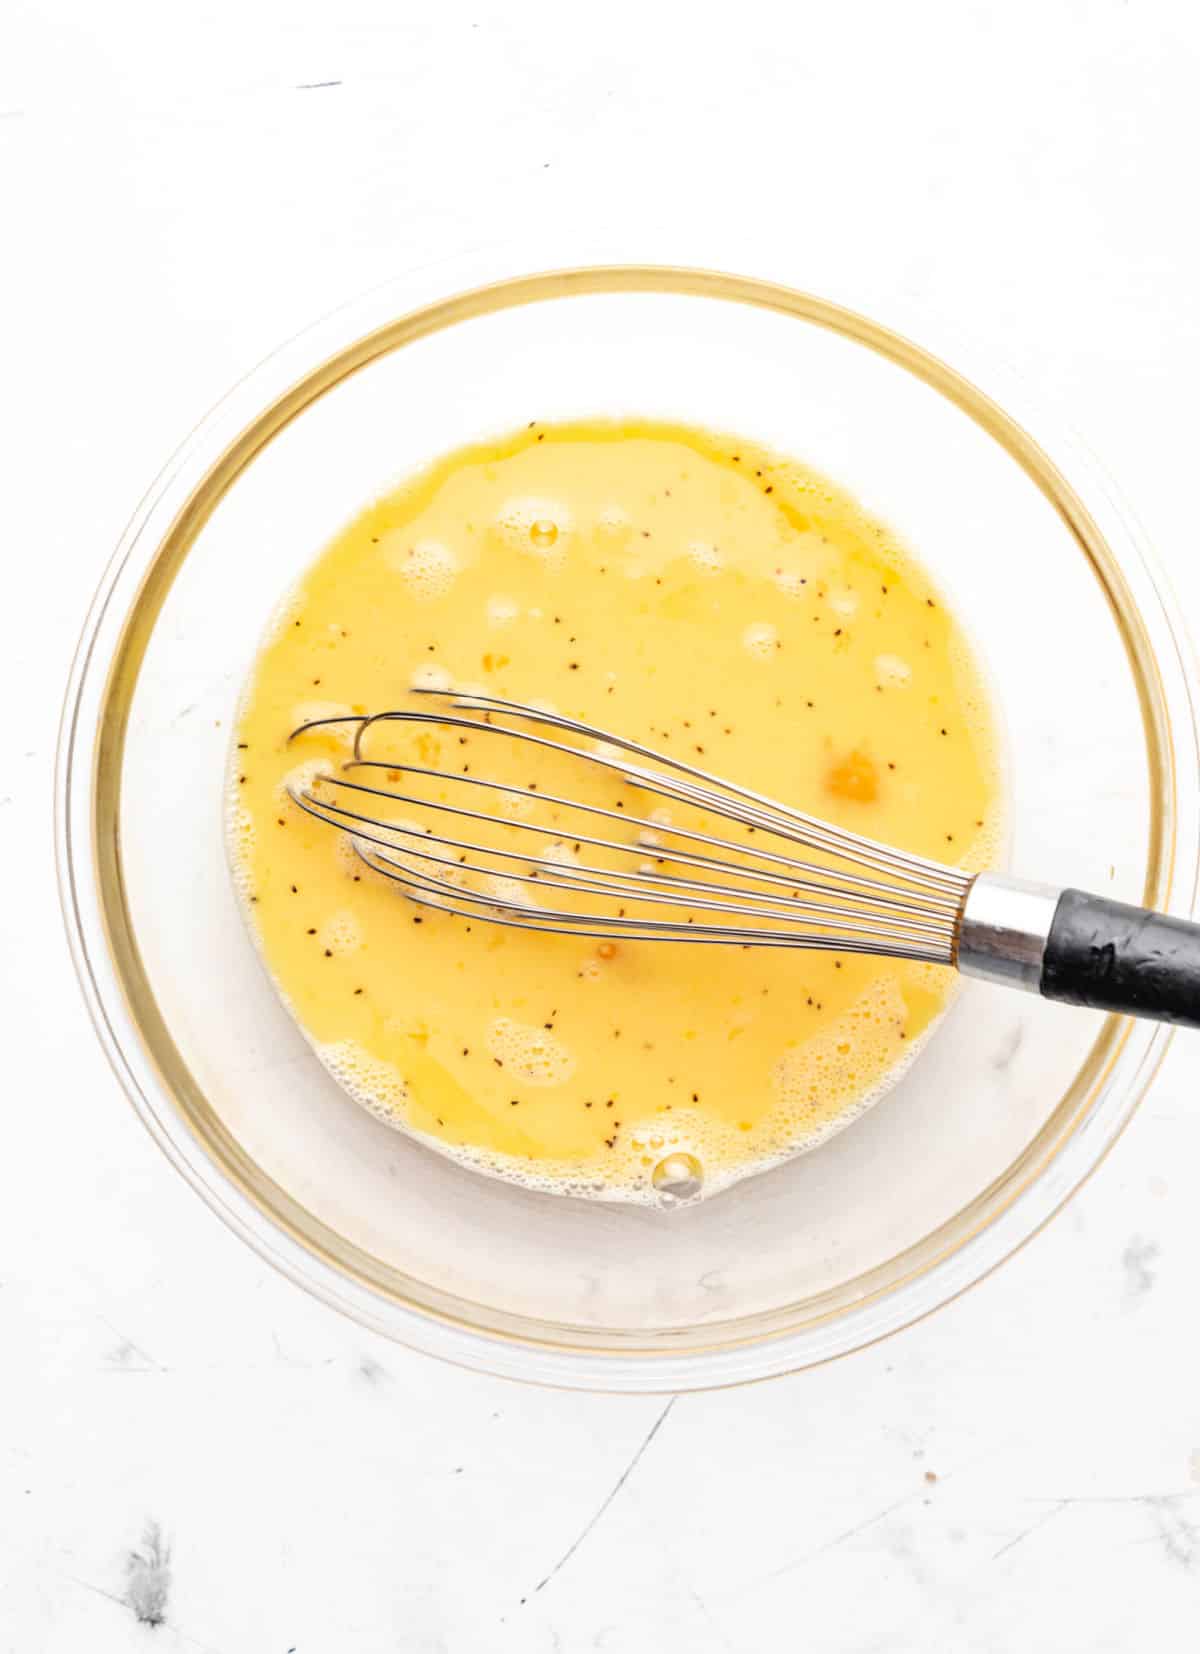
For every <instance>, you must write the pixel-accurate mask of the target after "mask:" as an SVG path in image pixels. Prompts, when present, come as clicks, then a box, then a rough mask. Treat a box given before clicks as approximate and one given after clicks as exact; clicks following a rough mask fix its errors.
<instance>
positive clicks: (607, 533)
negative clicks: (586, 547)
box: [596, 505, 633, 548]
mask: <svg viewBox="0 0 1200 1654" xmlns="http://www.w3.org/2000/svg"><path fill="white" fill-rule="evenodd" d="M632 532H633V524H632V523H631V522H630V520H629V513H628V512H627V511H625V510H624V509H623V508H622V507H621V506H619V505H604V506H601V508H600V510H599V511H598V512H597V514H596V534H597V536H598V537H599V539H600V540H601V542H602V543H603V544H605V545H608V546H612V547H613V548H616V547H619V546H622V545H624V543H625V541H626V540H628V538H629V536H630V534H631V533H632Z"/></svg>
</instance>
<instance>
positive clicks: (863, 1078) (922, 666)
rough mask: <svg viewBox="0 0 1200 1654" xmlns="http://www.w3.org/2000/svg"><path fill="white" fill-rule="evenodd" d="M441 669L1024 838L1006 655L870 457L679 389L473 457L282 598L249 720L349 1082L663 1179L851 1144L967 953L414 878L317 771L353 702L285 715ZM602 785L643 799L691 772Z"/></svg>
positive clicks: (318, 1045) (397, 1110) (775, 782)
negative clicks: (830, 941) (917, 950)
mask: <svg viewBox="0 0 1200 1654" xmlns="http://www.w3.org/2000/svg"><path fill="white" fill-rule="evenodd" d="M416 686H424V687H428V688H450V687H455V688H463V687H470V688H472V689H474V690H475V691H476V692H483V693H486V694H489V695H495V696H501V697H505V698H509V699H513V700H517V701H522V702H526V703H529V702H539V703H543V704H548V705H550V706H552V707H555V708H557V709H558V710H559V711H561V712H562V713H563V714H565V715H568V716H570V717H572V718H578V719H581V720H583V721H584V722H586V723H588V724H591V725H594V726H597V727H599V728H601V729H609V730H612V731H615V732H617V733H618V734H620V735H621V736H623V737H627V738H629V739H631V740H635V741H639V742H642V743H644V744H645V745H647V746H649V747H653V748H655V749H657V750H660V751H662V752H664V753H667V754H669V755H671V756H673V757H677V758H680V759H683V760H686V761H689V762H691V763H694V764H696V765H697V766H699V767H700V768H702V769H705V770H709V771H711V772H713V773H714V774H717V775H721V776H726V777H728V778H729V779H730V780H732V781H735V782H737V783H739V784H741V785H743V786H747V787H750V788H753V789H755V790H757V791H759V792H762V793H765V794H767V795H769V796H771V797H774V798H777V799H778V800H780V801H781V802H782V803H784V804H787V805H791V806H794V807H796V808H798V809H802V810H805V811H808V812H810V813H812V814H814V815H817V816H821V817H824V818H826V819H828V820H830V821H833V822H836V823H838V824H840V825H842V826H845V827H847V828H849V829H852V830H853V831H855V832H859V833H864V834H866V835H868V836H869V837H871V838H874V839H880V840H884V841H886V842H888V843H891V844H895V845H897V846H899V847H901V848H903V849H906V850H910V851H913V852H917V853H919V854H921V855H924V856H929V857H933V858H935V859H937V860H940V861H945V862H950V863H954V864H957V865H960V866H964V867H970V868H979V867H984V866H988V865H992V864H993V863H994V861H995V858H996V855H997V852H998V849H999V847H1000V845H1001V842H1002V838H1003V808H1004V800H1003V790H1002V787H1001V785H1000V782H999V770H998V761H997V754H998V746H997V738H996V732H995V728H994V724H993V720H992V714H991V711H990V707H989V703H988V698H987V695H986V692H985V690H984V687H983V682H982V678H981V675H980V672H979V669H978V667H977V665H976V664H975V662H974V660H973V658H972V655H971V652H970V648H969V645H968V643H967V641H966V639H965V637H964V634H963V632H962V630H961V629H960V627H959V625H958V624H957V622H956V620H955V618H954V616H953V615H952V614H951V613H950V612H949V611H948V610H947V608H946V606H945V604H944V602H943V599H942V597H941V595H940V594H939V592H938V591H937V590H936V589H935V588H934V587H933V586H932V585H931V584H930V581H929V579H928V577H927V576H926V575H925V574H924V573H923V572H922V570H921V568H920V565H919V564H918V563H917V562H916V561H914V559H913V557H912V555H911V554H910V553H909V552H908V551H907V550H906V549H905V548H904V547H902V546H901V545H900V544H899V543H898V541H897V540H896V538H895V537H894V536H893V535H892V534H891V532H890V531H889V530H888V528H887V527H886V525H884V524H882V523H880V522H878V521H876V520H875V519H873V518H872V517H870V516H869V515H868V514H867V513H866V512H864V511H863V510H862V508H861V507H859V506H858V505H857V504H856V503H855V502H854V501H853V500H852V499H851V498H850V497H849V496H848V495H847V494H845V493H844V492H843V491H841V490H840V489H839V488H838V487H836V486H835V485H833V484H832V483H830V482H829V481H828V480H826V479H825V478H823V477H821V476H819V475H817V474H816V473H814V472H812V471H810V470H807V469H806V468H805V467H803V466H802V465H800V464H798V463H796V462H794V461H791V460H787V459H784V458H782V457H780V456H779V455H777V454H773V453H771V452H768V451H766V450H764V449H762V448H758V447H755V446H754V445H753V444H751V443H748V442H739V441H737V440H735V439H732V438H728V437H723V436H719V435H714V434H710V433H707V432H703V431H699V430H694V429H691V428H687V427H682V426H674V425H665V424H660V423H652V422H647V421H628V422H621V423H607V422H606V423H600V422H596V423H590V424H582V423H581V424H574V425H569V426H567V425H560V426H553V425H545V426H544V425H540V424H539V425H533V426H530V427H529V428H528V429H526V430H523V431H521V432H519V433H518V434H515V435H513V436H511V437H508V438H505V439H503V440H499V441H496V442H494V443H490V444H488V445H486V446H480V447H473V448H469V449H465V450H463V451H461V452H459V453H456V454H453V455H451V456H449V457H448V458H446V459H444V460H442V461H441V462H439V463H438V464H437V465H435V466H434V467H432V468H431V469H430V470H428V471H426V472H424V473H423V474H421V475H420V476H418V477H417V478H415V479H414V480H413V481H411V482H410V483H408V484H406V485H405V486H403V487H401V488H399V489H397V490H396V491H395V492H394V493H391V494H389V495H388V496H387V497H385V498H381V499H379V500H377V501H376V502H375V503H374V504H372V505H371V506H370V507H369V508H368V509H366V510H365V511H363V512H362V514H361V515H360V516H359V517H357V518H356V519H355V520H354V521H353V522H352V523H351V524H350V525H349V526H348V527H347V528H346V529H345V530H344V531H343V532H342V533H341V534H339V535H338V537H337V538H336V539H335V540H334V542H333V543H332V544H331V545H330V546H329V547H328V548H327V549H326V550H325V551H324V553H323V554H322V555H321V556H320V558H319V559H318V560H317V562H316V563H315V565H314V566H313V567H312V568H310V569H309V570H308V572H307V573H306V574H305V575H304V577H303V579H302V581H301V583H300V585H299V586H298V587H297V589H296V591H295V592H294V593H293V595H292V597H291V598H290V599H289V600H288V602H287V603H286V604H285V605H284V607H283V608H282V609H281V611H280V613H279V615H278V616H277V618H276V620H275V621H274V622H273V624H272V626H271V628H270V631H269V633H268V635H267V638H266V640H265V642H264V644H263V646H262V649H261V652H260V654H259V656H258V658H257V660H256V662H255V663H254V666H253V670H252V673H251V676H250V679H249V683H248V686H247V689H246V692H245V696H244V699H243V703H242V708H241V712H240V715H239V721H238V727H237V732H236V737H235V746H234V749H233V754H232V757H233V763H232V768H231V772H230V777H229V810H228V830H229V841H230V851H231V859H232V863H233V868H234V873H235V878H236V881H237V884H238V887H239V890H240V892H241V895H242V898H243V902H244V905H245V910H246V913H247V915H248V919H249V923H250V926H251V929H252V932H253V934H254V936H255V939H256V941H257V943H258V946H259V949H260V951H261V954H262V957H263V959H264V962H265V964H266V966H267V968H268V970H269V971H270V973H271V975H272V977H273V979H274V981H275V983H276V985H277V987H278V989H279V991H280V992H281V994H282V996H283V998H284V1000H285V1002H286V1004H287V1005H288V1006H289V1008H290V1010H291V1012H292V1014H293V1015H294V1016H295V1018H296V1020H297V1021H298V1023H299V1025H300V1027H301V1028H302V1029H303V1031H304V1033H305V1035H306V1036H307V1038H308V1039H309V1040H310V1042H311V1043H312V1045H313V1047H314V1049H315V1050H316V1052H317V1053H318V1055H319V1056H320V1057H321V1058H322V1060H323V1061H324V1062H325V1063H326V1065H327V1066H328V1068H329V1069H330V1070H331V1071H332V1072H333V1073H334V1074H335V1075H336V1076H337V1077H338V1078H339V1080H340V1081H341V1082H342V1084H343V1085H344V1086H345V1087H346V1088H347V1089H348V1090H349V1091H350V1092H351V1093H352V1094H353V1095H354V1096H355V1097H356V1098H357V1099H358V1100H359V1101H361V1102H362V1103H364V1104H365V1105H366V1106H368V1107H370V1108H371V1109H372V1110H373V1111H374V1112H375V1113H376V1114H378V1115H379V1116H380V1117H381V1118H384V1119H385V1120H387V1121H388V1122H389V1123H391V1124H394V1125H396V1126H398V1127H400V1128H402V1129H404V1130H407V1131H409V1132H411V1133H413V1134H415V1135H417V1136H419V1137H420V1138H422V1139H423V1140H424V1141H426V1142H428V1143H429V1144H431V1145H432V1146H434V1147H436V1148H438V1149H440V1150H442V1151H444V1152H447V1153H450V1154H452V1155H453V1156H454V1157H455V1158H457V1159H459V1160H460V1161H463V1162H464V1163H467V1164H469V1165H472V1166H474V1167H476V1168H478V1169H480V1170H483V1171H487V1172H490V1173H493V1174H496V1175H500V1176H505V1177H509V1178H512V1179H514V1180H516V1181H519V1182H522V1183H525V1184H527V1185H530V1186H533V1187H536V1188H542V1189H552V1190H559V1191H563V1192H568V1193H575V1194H587V1195H592V1196H594V1197H599V1198H609V1199H625V1200H631V1201H637V1200H651V1199H653V1198H655V1195H654V1190H655V1172H656V1168H659V1167H661V1166H662V1165H663V1164H664V1162H668V1161H671V1162H673V1163H679V1161H680V1157H690V1158H688V1159H687V1160H686V1162H685V1163H686V1164H688V1165H690V1166H692V1167H693V1168H694V1170H695V1172H696V1176H697V1181H699V1182H700V1183H701V1185H702V1188H703V1191H704V1193H706V1194H708V1193H712V1192H714V1191H715V1190H718V1189H720V1188H723V1187H725V1186H727V1185H728V1184H729V1183H731V1182H733V1181H735V1180H736V1179H737V1178H739V1177H741V1176H744V1175H746V1174H747V1173H749V1172H752V1171H756V1170H759V1169H761V1168H763V1167H765V1166H768V1165H771V1164H773V1163H776V1162H778V1161H780V1160H781V1159H784V1158H786V1157H787V1156H788V1155H790V1154H793V1153H795V1152H797V1151H799V1150H803V1149H806V1148H809V1147H811V1146H813V1145H814V1144H816V1143H817V1142H819V1141H820V1140H821V1139H822V1138H823V1137H824V1136H826V1135H828V1133H829V1132H830V1131H831V1130H833V1129H835V1127H837V1126H838V1125H840V1124H843V1123H844V1122H845V1121H846V1120H847V1119H849V1118H851V1117H852V1116H853V1115H854V1114H855V1113H856V1112H857V1111H858V1110H859V1109H860V1108H861V1107H863V1106H864V1105H865V1104H866V1103H867V1102H869V1101H871V1100H872V1099H873V1098H874V1097H875V1096H877V1095H878V1094H879V1093H880V1091H881V1090H882V1089H883V1088H884V1087H885V1086H886V1084H887V1083H888V1082H889V1081H890V1080H891V1079H893V1078H894V1077H895V1075H896V1074H897V1073H898V1072H899V1071H900V1070H901V1069H902V1068H903V1067H904V1066H905V1065H906V1063H907V1062H908V1061H909V1060H910V1058H911V1056H912V1055H913V1053H915V1052H916V1050H917V1049H918V1047H919V1045H920V1042H921V1039H922V1037H923V1036H924V1035H925V1034H926V1033H927V1032H928V1031H929V1030H930V1028H931V1026H932V1025H933V1023H934V1022H935V1020H936V1019H937V1017H938V1015H939V1013H940V1012H941V1011H942V1010H943V1009H944V1008H945V1006H946V1004H947V1002H948V999H949V997H950V995H951V992H952V988H953V972H952V971H951V970H949V969H945V968H942V967H937V966H931V965H928V964H914V963H907V962H903V961H899V962H898V961H892V960H883V959H878V958H874V957H870V956H866V955H861V954H849V953H826V952H796V951H792V950H789V949H749V950H748V949H743V948H739V947H733V946H719V947H708V946H684V945H678V944H666V945H662V944H657V943H656V944H651V943H647V942H629V943H626V942H624V941H620V940H615V941H614V940H606V941H599V942H598V941H595V940H589V939H587V938H585V937H579V936H560V935H552V934H547V933H544V932H542V933H539V932H536V931H532V932H531V931H525V930H521V929H513V928H500V927H497V926H495V925H493V924H489V923H487V922H484V921H483V920H479V919H475V920H472V919H471V918H470V917H465V918H464V917H459V916H454V915H451V914H448V913H445V912H439V911H437V910H436V909H431V908H428V907H424V908H423V907H419V906H417V905H415V904H414V903H412V902H411V901H409V900H408V899H407V898H406V896H405V894H404V892H403V890H402V889H401V887H400V886H399V885H398V884H396V883H395V882H393V881H391V880H389V879H388V878H386V877H384V876H382V875H381V874H380V873H378V872H374V871H372V870H371V869H369V868H368V867H367V866H366V865H365V863H364V862H363V860H362V858H361V856H360V855H359V854H357V853H356V850H355V846H354V843H353V841H352V840H351V839H350V838H349V837H348V836H347V835H346V834H344V833H339V832H336V831H334V830H332V829H331V828H330V827H329V826H327V825H325V824H323V823H321V822H319V821H316V820H314V819H312V818H311V817H309V816H308V815H306V814H305V813H304V812H303V811H302V810H300V809H299V808H298V807H297V806H296V805H295V803H293V802H292V800H291V799H290V798H289V796H288V792H287V785H288V781H289V778H290V779H291V780H292V781H293V783H294V782H295V779H296V777H297V775H298V774H299V775H300V776H301V779H303V777H304V776H305V775H308V776H311V775H313V774H314V773H319V772H320V771H321V770H322V769H325V770H329V769H331V768H333V767H335V766H337V765H339V764H340V763H342V762H344V761H345V759H346V758H347V756H348V751H349V747H350V745H351V743H352V741H353V737H354V733H355V725H354V724H353V723H352V722H347V723H345V724H341V725H336V726H334V725H331V726H328V727H326V728H324V729H319V730H313V731H310V732H308V733H305V734H303V735H300V736H298V737H297V738H296V739H295V740H293V741H291V742H290V743H289V740H288V737H289V734H290V732H291V731H293V730H294V729H295V728H296V727H297V726H298V725H300V724H302V723H305V722H307V721H309V720H312V719H319V718H338V717H346V718H352V717H353V716H354V715H361V714H364V713H377V712H381V711H386V710H388V709H392V708H400V707H403V706H405V705H408V704H410V703H411V702H412V701H413V700H414V699H415V698H414V697H412V695H411V693H410V692H411V690H412V689H413V688H414V687H416ZM377 727H378V726H377ZM391 727H393V728H394V729H395V730H396V733H395V734H394V735H393V736H389V745H388V748H387V750H388V752H389V754H391V753H394V754H396V755H397V761H400V760H401V758H402V759H403V761H405V762H417V763H420V764H425V765H427V766H429V767H431V768H435V769H438V768H440V769H443V770H457V771H462V770H463V769H464V768H467V767H469V765H470V764H471V763H472V762H476V763H478V765H479V772H480V773H492V771H491V770H489V768H488V764H489V762H491V756H490V750H489V752H487V753H485V752H484V751H483V750H476V749H477V748H478V747H479V743H478V742H476V743H475V744H474V745H472V744H471V738H470V737H469V736H464V735H463V734H462V732H461V731H458V730H455V729H453V728H451V727H447V728H446V729H444V730H438V729H437V728H432V727H423V726H405V728H404V729H403V730H401V729H400V728H399V726H391ZM372 739H374V734H373V735H372ZM510 768H511V766H510ZM498 773H500V772H498ZM502 773H503V775H504V778H506V779H508V778H510V777H509V775H508V772H506V771H505V772H502ZM537 773H540V772H537V771H536V768H535V769H531V771H530V774H529V777H528V778H525V777H524V776H523V775H520V776H517V775H516V774H515V772H514V776H513V778H515V779H520V780H521V781H522V784H523V785H526V786H531V787H534V788H536V784H537V783H536V775H537ZM604 784H605V785H606V786H607V794H606V795H605V796H606V797H607V798H608V802H609V804H610V805H613V804H616V805H618V807H626V801H627V800H628V807H629V808H630V809H631V811H635V812H636V813H638V814H640V815H642V816H643V817H644V816H646V815H647V814H648V813H649V812H650V811H651V810H652V809H653V808H654V806H655V805H656V803H659V804H660V803H661V801H657V800H655V799H653V798H642V799H640V800H638V799H635V798H634V797H633V794H632V793H631V792H630V791H628V790H626V791H625V792H624V794H623V793H622V790H621V788H620V787H619V786H618V785H617V784H616V782H615V781H611V780H610V781H608V782H607V783H604ZM592 785H594V786H596V787H599V786H601V782H600V781H597V782H595V783H593V784H592ZM543 790H545V789H543ZM577 790H578V789H577ZM597 796H599V794H597ZM472 802H473V803H474V806H475V807H479V805H478V800H474V801H472ZM355 807H359V806H355ZM496 807H497V809H507V810H508V811H509V812H510V814H512V813H513V812H515V811H519V809H520V808H521V807H522V801H521V800H519V799H517V800H516V801H515V802H513V801H511V800H510V801H508V802H506V803H504V804H502V805H501V804H498V805H497V806H496ZM536 807H537V806H536V805H535V804H534V803H532V802H531V803H530V804H529V805H528V809H530V810H532V809H535V808H536ZM655 819H660V820H661V821H662V823H663V826H664V828H667V827H668V826H669V823H670V812H669V811H667V812H666V813H665V814H663V812H662V811H661V810H660V813H659V816H658V817H657V818H655ZM462 825H463V824H462V823H461V822H460V823H458V826H459V827H460V828H461V826H462ZM447 830H448V829H447V827H446V825H445V823H444V822H443V823H442V825H441V827H440V828H439V831H443V832H445V831H447ZM643 842H644V840H643ZM563 853H564V855H567V856H570V855H571V854H572V851H571V847H570V845H566V846H565V847H564V850H563ZM560 900H561V897H560Z"/></svg>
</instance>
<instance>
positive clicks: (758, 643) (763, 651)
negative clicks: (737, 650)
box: [742, 620, 779, 660]
mask: <svg viewBox="0 0 1200 1654" xmlns="http://www.w3.org/2000/svg"><path fill="white" fill-rule="evenodd" d="M778 647H779V633H778V631H777V630H776V628H775V627H774V626H772V625H771V623H770V621H768V620H756V621H755V622H754V623H753V624H752V625H750V626H747V627H746V630H745V631H744V632H743V633H742V648H743V649H745V651H746V653H747V654H748V655H750V656H752V657H753V658H754V659H755V660H770V659H771V658H772V656H773V655H774V653H775V651H776V649H777V648H778Z"/></svg>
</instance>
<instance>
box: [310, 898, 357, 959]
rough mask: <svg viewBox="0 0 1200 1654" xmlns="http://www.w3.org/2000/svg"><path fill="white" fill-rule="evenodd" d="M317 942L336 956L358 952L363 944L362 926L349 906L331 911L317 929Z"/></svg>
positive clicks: (327, 951)
mask: <svg viewBox="0 0 1200 1654" xmlns="http://www.w3.org/2000/svg"><path fill="white" fill-rule="evenodd" d="M317 944H318V946H319V947H321V948H322V949H324V951H325V952H326V953H329V954H331V955H333V956H334V957H335V958H336V957H338V956H339V955H341V954H347V953H356V952H357V951H358V949H359V948H361V947H362V945H363V936H362V926H361V924H360V923H359V921H358V919H357V917H356V916H355V915H354V914H353V913H351V912H350V910H349V908H341V909H339V910H338V912H336V913H331V914H330V915H329V918H328V919H326V921H325V923H324V924H323V925H322V926H321V927H320V929H319V930H318V931H317Z"/></svg>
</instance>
